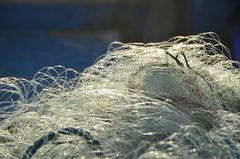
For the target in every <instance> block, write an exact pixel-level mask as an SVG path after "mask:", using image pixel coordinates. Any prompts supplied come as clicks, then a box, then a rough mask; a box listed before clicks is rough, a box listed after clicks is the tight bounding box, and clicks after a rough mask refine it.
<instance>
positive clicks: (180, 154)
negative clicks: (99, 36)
mask: <svg viewBox="0 0 240 159" xmlns="http://www.w3.org/2000/svg"><path fill="white" fill-rule="evenodd" d="M228 54H229V51H228V49H227V48H226V47H225V46H224V45H222V44H221V43H220V41H219V39H218V37H217V35H216V34H214V33H203V34H199V35H193V36H187V37H174V38H172V39H170V40H169V41H165V42H161V43H148V44H142V43H128V44H124V43H120V42H114V43H112V44H111V45H110V46H109V48H108V51H107V54H105V55H104V56H102V57H100V58H99V59H98V61H97V62H96V63H95V64H94V65H92V66H91V67H89V68H87V69H85V70H84V71H83V73H78V72H76V71H74V70H72V69H66V68H64V67H62V66H56V67H48V68H44V69H42V70H40V71H39V72H38V73H37V74H36V75H35V76H34V78H33V79H32V80H31V81H28V80H25V79H18V78H1V79H0V101H1V102H0V106H1V107H0V111H1V112H0V122H1V123H0V158H10V159H15V158H22V159H23V158H112V159H124V158H129V159H135V158H136V159H157V158H184V159H188V158H189V159H190V158H194V159H195V158H204V159H205V158H234V159H238V158H240V153H239V148H240V145H239V142H240V133H239V132H240V127H239V126H240V118H239V117H240V116H239V114H238V111H239V101H240V85H239V82H238V80H239V78H240V75H239V70H238V69H237V68H234V67H233V63H234V64H236V63H237V62H233V61H231V60H228V58H227V57H226V56H225V55H227V56H228ZM63 130H64V131H63ZM68 130H69V132H67V131H68Z"/></svg>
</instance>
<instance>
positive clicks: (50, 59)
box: [0, 0, 240, 79]
mask: <svg viewBox="0 0 240 159" xmlns="http://www.w3.org/2000/svg"><path fill="white" fill-rule="evenodd" d="M239 23H240V1H239V0H131V1H130V0H1V1H0V77H6V76H14V77H23V78H27V79H31V78H32V77H33V75H34V74H35V73H36V72H37V71H38V70H39V69H41V68H42V67H46V66H53V65H63V66H65V67H68V68H74V69H76V70H77V71H79V72H81V71H82V70H83V69H84V68H86V67H88V66H90V65H91V64H93V63H94V61H95V60H96V58H97V57H99V56H100V55H102V54H104V53H106V50H107V46H108V45H109V44H110V43H111V42H112V41H123V42H159V41H163V40H168V39H169V38H171V37H173V36H176V35H189V34H197V33H201V32H208V31H214V32H216V33H218V34H219V36H220V39H221V40H222V42H223V43H224V44H225V45H227V46H228V47H229V48H230V49H231V51H232V58H233V59H234V60H239V61H240V24H239Z"/></svg>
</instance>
